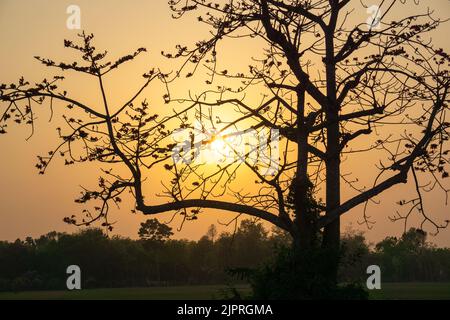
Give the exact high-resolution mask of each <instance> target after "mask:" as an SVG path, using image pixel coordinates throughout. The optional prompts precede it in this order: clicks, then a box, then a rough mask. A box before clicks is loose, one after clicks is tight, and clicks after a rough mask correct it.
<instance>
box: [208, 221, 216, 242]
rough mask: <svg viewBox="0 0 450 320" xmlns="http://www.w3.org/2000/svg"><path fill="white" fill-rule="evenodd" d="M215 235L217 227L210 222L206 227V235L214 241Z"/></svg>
mask: <svg viewBox="0 0 450 320" xmlns="http://www.w3.org/2000/svg"><path fill="white" fill-rule="evenodd" d="M216 236H217V227H216V225H215V224H212V225H210V226H209V228H208V232H206V237H208V239H209V240H211V241H212V242H214V240H215V239H216Z"/></svg>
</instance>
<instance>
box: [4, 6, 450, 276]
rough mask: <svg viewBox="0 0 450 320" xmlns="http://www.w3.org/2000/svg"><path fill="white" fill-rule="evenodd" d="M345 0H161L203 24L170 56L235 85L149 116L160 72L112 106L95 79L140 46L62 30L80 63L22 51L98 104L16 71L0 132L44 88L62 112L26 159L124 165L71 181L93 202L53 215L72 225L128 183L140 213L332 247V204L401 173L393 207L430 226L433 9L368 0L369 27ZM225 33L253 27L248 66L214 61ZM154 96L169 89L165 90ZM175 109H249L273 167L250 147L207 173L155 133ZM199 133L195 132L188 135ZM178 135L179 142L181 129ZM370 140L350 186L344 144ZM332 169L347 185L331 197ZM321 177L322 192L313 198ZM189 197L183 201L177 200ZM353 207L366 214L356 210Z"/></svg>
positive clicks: (444, 87)
mask: <svg viewBox="0 0 450 320" xmlns="http://www.w3.org/2000/svg"><path fill="white" fill-rule="evenodd" d="M354 3H355V5H357V4H358V3H359V2H355V1H349V0H341V1H339V0H328V1H324V0H307V1H301V2H300V1H297V0H283V1H280V0H240V1H226V2H224V3H222V2H217V3H216V2H214V1H211V2H209V1H208V2H206V1H203V0H187V1H178V0H171V1H170V5H171V8H172V10H173V11H174V15H175V17H181V16H183V15H185V14H186V13H188V12H190V11H199V14H200V17H199V18H198V20H199V21H200V22H202V23H205V24H207V25H208V26H209V27H210V28H211V31H212V36H211V37H210V38H209V39H206V40H201V41H198V42H197V43H196V46H195V47H194V48H192V49H190V48H188V47H186V46H181V45H180V46H177V49H178V51H177V52H176V53H175V54H167V56H168V57H176V58H180V57H184V58H186V63H185V64H184V65H183V68H184V67H186V66H188V65H189V63H191V64H193V65H194V70H195V69H196V68H197V66H198V65H199V64H200V63H202V62H205V63H206V64H207V65H209V66H210V68H209V70H210V72H211V78H210V79H208V83H212V81H213V78H214V77H219V76H221V77H225V78H226V79H230V80H231V79H234V80H238V81H242V85H241V86H240V87H238V88H236V89H235V90H234V89H233V88H229V87H219V88H218V90H209V91H206V92H205V93H204V94H202V95H200V96H196V97H190V98H189V99H183V100H181V101H182V102H184V103H185V104H184V105H183V106H184V107H185V108H184V109H182V110H181V111H175V112H174V113H173V114H171V115H169V116H165V117H163V118H160V117H159V116H158V115H156V114H151V113H150V112H151V111H150V109H149V105H148V103H147V102H146V101H145V100H144V101H142V103H141V104H137V103H136V99H137V98H138V96H139V95H140V94H141V93H142V91H143V90H144V89H145V88H146V87H147V86H148V85H149V84H150V82H152V81H153V80H154V79H160V80H161V81H163V82H167V75H166V74H163V73H161V72H157V71H155V70H152V71H150V72H148V73H145V74H144V78H145V81H144V84H143V85H142V87H141V88H139V89H138V90H137V92H136V94H135V95H133V96H132V97H131V98H129V99H127V100H126V102H125V103H123V104H122V105H112V104H111V102H110V101H109V99H108V95H107V90H106V89H105V84H104V78H105V76H106V75H108V74H109V73H110V72H111V71H113V70H115V69H116V68H117V67H119V66H120V65H122V64H123V63H124V62H126V61H129V60H132V59H133V58H135V57H136V56H137V55H138V54H140V53H141V52H144V51H145V49H143V48H141V49H138V50H137V51H136V52H134V53H133V54H131V55H128V56H125V57H122V58H119V59H118V60H116V61H105V58H106V56H107V54H106V52H98V51H97V50H96V49H95V47H94V46H93V45H92V35H86V34H84V33H83V34H82V35H81V44H76V43H73V42H71V41H68V40H66V41H65V43H64V44H65V46H66V47H68V48H71V49H75V50H77V51H79V53H80V54H81V56H82V59H83V61H82V63H78V62H73V63H56V62H54V61H53V60H50V59H46V58H40V57H36V58H37V59H38V60H39V61H41V62H42V63H43V64H44V65H46V66H49V67H56V68H59V69H61V70H63V71H75V72H80V73H83V74H87V75H89V76H92V77H93V78H95V79H97V80H98V87H99V93H100V96H101V97H102V105H101V106H90V105H86V104H84V103H83V102H81V101H80V100H78V99H76V98H72V97H70V96H69V94H68V93H67V92H66V91H62V90H60V89H59V88H58V84H59V82H60V81H61V80H63V77H61V76H56V77H55V78H53V79H51V80H47V79H44V80H43V81H42V82H40V83H37V84H35V85H31V84H30V83H29V82H28V81H26V80H25V79H24V78H21V79H20V80H19V82H18V83H17V84H2V85H0V101H2V102H3V103H2V106H5V108H4V112H3V113H2V116H1V118H0V133H6V130H7V124H8V122H10V121H15V122H18V123H22V122H25V123H27V124H29V125H31V127H32V128H33V130H34V125H33V124H34V108H33V106H34V105H35V104H42V103H43V102H44V101H45V100H49V102H50V103H49V104H50V109H52V107H53V102H54V101H60V102H63V103H64V104H65V106H64V108H66V109H65V110H67V114H66V115H65V116H64V119H65V121H66V123H67V129H68V131H63V130H62V129H60V128H59V129H58V131H59V135H60V138H61V143H60V144H59V145H58V146H57V148H55V149H54V150H52V151H50V152H49V153H48V154H46V155H44V156H41V157H39V163H38V164H37V168H38V169H39V171H40V172H41V173H44V172H45V170H46V168H47V167H48V165H49V163H50V162H51V161H52V160H53V159H54V157H55V156H56V155H61V156H62V157H64V158H65V162H66V164H68V165H70V164H74V163H75V162H86V161H98V162H100V163H107V164H111V163H121V164H123V165H124V166H125V168H126V169H127V170H128V171H127V174H126V175H125V174H120V175H119V174H117V173H115V172H113V171H112V170H109V169H104V170H103V176H102V177H101V178H100V179H99V184H98V186H99V187H98V189H96V190H87V189H86V190H84V191H83V192H82V195H81V197H80V198H79V199H77V202H79V203H86V202H89V201H98V202H99V203H100V204H99V205H97V206H94V210H87V209H86V210H85V211H84V214H85V217H84V218H83V219H82V220H81V221H79V220H78V219H77V218H76V217H75V216H72V217H67V218H66V219H65V220H66V222H68V223H72V224H77V225H89V224H90V223H92V222H93V221H96V220H100V219H102V220H103V221H104V222H103V225H104V226H106V227H108V228H111V224H110V223H109V222H108V220H107V217H108V209H109V206H110V203H116V204H118V203H120V202H121V198H120V195H121V194H122V193H123V192H124V191H125V190H130V191H131V193H132V195H133V196H134V197H135V200H136V208H135V209H136V210H139V211H141V212H142V213H144V214H158V213H161V212H166V211H176V212H179V213H180V214H181V215H182V216H183V218H184V220H195V219H197V216H198V213H199V212H200V211H201V210H202V209H205V208H215V209H221V210H226V211H231V212H235V213H237V217H236V219H237V218H238V217H239V216H240V215H242V214H247V215H250V216H253V217H255V218H258V219H263V220H266V221H268V222H270V223H272V224H274V225H276V226H278V227H279V228H282V229H284V230H286V231H287V232H289V233H290V235H291V236H292V238H293V239H294V241H293V243H294V245H295V247H296V248H302V249H305V250H310V249H311V248H316V247H317V246H318V241H319V240H321V245H322V247H324V248H327V249H333V250H336V249H337V248H339V242H340V216H341V215H343V214H345V213H346V212H348V211H349V210H350V209H352V208H354V207H356V206H358V205H360V204H364V203H367V202H368V201H370V200H371V199H372V198H373V197H375V196H377V195H379V194H381V193H382V192H384V191H386V190H388V189H390V188H391V187H392V186H394V185H397V184H401V183H406V182H407V181H408V180H412V182H413V187H414V189H415V191H416V193H417V197H414V198H412V199H406V200H402V201H400V202H399V203H400V204H401V205H403V206H406V205H409V206H410V207H411V209H410V210H409V209H408V211H406V214H405V215H399V216H396V217H393V219H394V220H398V219H404V220H407V219H408V217H410V214H411V212H412V211H413V210H417V212H419V214H420V215H421V216H422V217H423V222H422V225H423V224H425V223H429V224H431V225H432V226H433V227H434V228H435V230H436V232H437V231H438V230H439V229H440V228H443V227H446V226H447V225H448V221H445V222H444V223H438V222H435V221H434V220H433V219H432V217H430V215H429V214H428V213H427V211H426V208H425V206H424V203H423V192H424V190H428V191H429V189H425V188H427V186H428V185H429V184H424V183H422V182H421V178H422V179H425V178H428V177H431V178H432V179H433V180H434V182H433V183H432V184H431V185H430V186H432V187H435V188H441V189H443V190H444V191H445V192H447V190H445V189H444V187H443V184H442V183H441V178H446V177H448V172H447V170H448V169H447V166H448V157H447V156H448V151H446V150H447V148H448V128H449V122H448V121H447V120H446V111H447V110H448V89H449V77H448V69H447V66H448V63H449V61H450V59H449V56H448V55H447V53H446V52H445V51H444V50H443V49H440V48H435V47H433V45H432V43H431V42H430V41H429V39H428V38H429V33H430V32H431V31H433V30H434V29H436V28H438V27H439V26H440V24H441V21H440V20H439V19H437V18H435V17H433V16H432V13H431V12H425V13H423V14H415V15H412V16H403V17H400V18H398V19H396V18H390V16H389V15H390V14H391V13H393V12H394V10H395V9H396V10H397V11H400V12H401V11H402V8H403V7H402V6H403V4H401V3H400V2H399V1H396V0H392V1H389V2H386V1H382V2H381V4H380V10H381V12H382V15H381V22H380V25H379V26H380V27H379V28H375V26H374V23H366V22H365V21H364V22H363V23H358V22H357V23H355V22H354V21H353V22H352V10H351V9H352V8H353V7H352V4H354ZM353 20H354V16H353ZM373 22H374V21H373ZM227 37H230V38H237V39H241V40H238V41H244V40H242V39H245V38H254V37H257V38H259V39H261V40H262V41H263V42H264V43H265V44H266V47H265V50H262V51H261V53H260V57H259V58H256V59H255V61H256V62H255V63H253V64H252V65H251V66H250V68H249V71H248V72H246V73H245V72H244V71H243V70H242V71H239V72H236V73H232V72H230V71H228V70H222V71H218V70H216V66H217V61H218V60H217V55H218V51H217V50H218V44H219V43H220V42H221V41H222V40H223V39H224V38H227ZM181 72H182V70H179V71H178V72H177V73H176V74H177V75H181V74H182V73H181ZM192 73H193V72H188V73H187V76H191V75H192ZM255 86H257V87H256V88H262V89H263V90H264V93H265V99H264V101H263V102H261V103H260V104H258V105H251V104H250V103H249V102H248V101H246V100H245V99H244V98H243V96H245V92H246V91H247V90H250V89H251V88H253V87H255ZM258 86H259V87H258ZM164 98H165V99H166V102H170V101H171V97H170V95H169V94H166V95H165V96H164ZM178 102H180V100H178ZM226 106H229V107H231V108H233V110H237V111H238V112H237V115H236V118H235V119H234V120H232V121H227V122H226V123H223V122H222V121H221V120H220V117H219V118H216V116H218V114H217V111H216V109H217V108H224V107H226ZM72 108H75V109H77V110H80V111H84V113H85V114H86V115H87V117H86V119H84V120H83V119H81V118H77V117H71V116H69V115H68V114H69V111H70V109H72ZM202 108H203V109H202ZM206 109H208V110H206ZM188 112H195V114H196V117H197V118H198V120H200V123H205V122H211V123H215V124H221V125H222V126H221V127H220V128H219V130H218V131H217V132H216V134H215V135H216V136H220V135H221V134H223V133H225V132H226V130H228V129H230V128H237V127H238V125H240V124H241V123H243V122H244V121H253V124H252V125H250V127H251V128H252V129H253V130H259V131H262V130H266V129H277V130H279V133H280V136H281V138H282V144H281V145H282V146H283V150H282V154H281V157H280V162H281V163H280V165H279V167H278V171H277V172H276V173H275V174H273V175H264V174H261V173H260V171H259V170H258V166H257V165H254V164H252V163H251V162H249V161H248V160H249V157H251V155H248V154H246V155H245V156H244V157H243V158H244V159H243V161H240V162H233V163H231V164H228V165H224V166H218V167H217V168H216V169H215V170H213V172H206V170H205V172H202V166H201V165H186V164H182V163H181V164H180V163H179V162H177V161H174V158H172V155H173V154H172V151H173V149H174V147H175V144H174V143H172V142H171V141H170V142H168V141H167V139H169V138H170V136H171V134H172V133H173V131H174V129H175V128H177V129H178V128H185V129H189V130H191V137H192V136H195V135H196V134H198V133H197V132H195V130H194V129H195V128H194V126H193V125H192V124H191V121H190V120H189V117H188ZM361 137H365V142H364V143H363V146H362V147H356V145H354V143H355V142H356V141H358V138H361ZM275 138H276V137H270V138H269V139H268V140H271V139H275ZM369 138H371V140H369ZM212 140H213V139H211V137H208V138H207V139H205V140H204V141H200V143H199V144H197V146H198V145H200V146H203V145H207V144H209V143H211V141H212ZM369 141H371V142H370V143H369ZM76 143H79V144H81V146H82V150H83V153H82V154H78V155H77V154H76V152H75V149H74V145H75V144H76ZM188 143H189V145H192V143H191V141H189V142H188ZM269 149H270V148H269ZM377 150H378V151H380V153H378V154H377V155H376V157H377V158H378V159H379V160H380V166H379V169H380V170H379V173H378V174H377V175H376V178H375V182H374V184H373V186H372V187H370V188H362V187H360V186H359V185H357V183H356V182H355V181H357V179H355V180H353V179H349V178H348V177H347V176H345V175H342V172H341V171H342V170H341V160H342V157H343V156H344V155H345V156H346V157H352V156H358V155H359V154H360V152H367V151H377ZM268 152H269V153H270V152H275V150H271V149H270V150H268ZM178 153H179V152H178ZM187 153H188V154H184V155H183V154H181V158H185V157H189V156H191V155H192V151H191V149H190V150H189V151H188V152H187ZM194 153H195V152H194ZM383 154H386V155H387V156H386V157H384V156H383ZM275 156H276V157H279V156H280V155H279V154H276V155H275ZM269 158H271V159H272V158H273V157H269ZM263 160H264V159H263ZM265 161H266V163H265V164H267V160H265ZM157 165H162V166H164V167H165V169H166V170H168V172H169V173H171V174H172V177H173V178H172V179H171V180H170V181H169V183H168V184H167V185H164V187H165V190H166V191H165V195H166V196H167V197H169V198H170V200H169V201H167V202H164V203H162V204H153V202H152V204H149V202H147V201H146V199H148V197H145V196H144V194H143V190H144V189H143V183H144V180H145V178H144V176H145V175H148V173H149V172H151V170H153V169H154V167H155V166H157ZM240 168H244V169H245V170H247V171H250V172H252V173H253V174H254V177H255V180H256V184H257V185H258V186H260V189H259V190H258V191H256V192H254V193H253V192H251V191H249V192H248V193H247V192H242V191H235V190H234V189H233V188H232V185H231V184H232V183H233V181H234V180H235V178H236V176H238V175H239V169H240ZM427 173H428V175H427ZM341 180H343V181H345V182H346V183H347V184H349V185H350V186H351V187H352V188H353V189H355V190H357V191H358V194H357V195H356V196H353V197H350V198H348V199H345V200H343V201H342V199H341V189H342V186H341ZM322 186H323V187H324V189H325V200H324V203H322V201H320V200H319V199H316V198H317V193H318V192H319V188H321V187H322ZM227 192H228V193H231V194H232V195H234V199H233V200H224V199H221V197H222V196H223V195H224V194H225V193H227ZM189 208H192V209H190V211H188V209H189ZM364 218H365V221H366V223H367V224H368V225H369V224H370V220H369V218H368V216H367V215H366V214H365V213H364ZM320 233H321V234H320ZM180 259H181V257H180ZM335 269H336V270H337V268H335ZM177 270H178V269H177ZM334 278H335V279H336V277H334Z"/></svg>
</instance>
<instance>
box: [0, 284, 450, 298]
mask: <svg viewBox="0 0 450 320" xmlns="http://www.w3.org/2000/svg"><path fill="white" fill-rule="evenodd" d="M223 289H225V286H220V285H217V286H191V287H188V286H183V287H151V288H115V289H87V290H78V291H26V292H18V293H10V292H0V300H5V299H28V300H29V299H39V300H47V299H50V300H73V299H81V300H85V299H87V300H90V299H92V300H96V299H120V300H122V299H124V300H125V299H139V300H194V299H200V300H203V299H205V300H208V299H220V298H221V297H223V294H222V293H221V292H222V291H223ZM238 289H239V291H241V292H248V291H249V288H248V287H246V286H241V287H238ZM370 298H371V299H440V300H442V299H445V300H450V283H384V284H382V288H381V290H371V291H370Z"/></svg>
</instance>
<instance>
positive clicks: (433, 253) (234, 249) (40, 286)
mask: <svg viewBox="0 0 450 320" xmlns="http://www.w3.org/2000/svg"><path fill="white" fill-rule="evenodd" d="M171 235H172V232H171V228H170V227H168V226H166V225H163V224H161V223H159V222H158V221H157V220H156V219H150V220H147V222H145V223H142V224H141V229H140V230H139V236H140V239H137V240H133V239H130V238H124V237H120V236H108V235H107V234H106V233H105V232H104V231H103V230H102V229H95V228H89V229H84V230H80V231H78V232H76V233H73V234H67V233H59V232H50V233H48V234H46V235H42V236H40V237H39V238H36V239H33V238H31V237H27V238H26V239H25V240H20V239H17V240H16V241H14V242H7V241H3V242H0V290H1V291H21V290H46V289H47V290H50V289H52V290H54V289H65V288H66V287H65V283H66V278H67V276H68V275H67V274H66V268H67V267H68V266H69V265H78V266H80V268H81V276H82V287H83V288H96V287H133V286H134V287H136V286H166V285H167V286H169V285H200V284H226V283H237V282H242V281H245V280H243V279H239V278H236V277H233V275H232V274H233V272H232V270H237V269H239V270H243V269H255V268H258V267H260V266H263V265H265V264H267V263H269V262H270V260H271V259H274V257H275V254H276V252H277V250H279V249H280V248H282V247H288V246H289V242H290V241H291V240H290V237H289V235H288V234H287V233H286V232H284V231H281V230H280V229H272V230H270V231H269V230H267V229H266V228H265V227H264V226H263V225H262V224H261V223H258V222H254V221H253V220H243V221H241V223H240V225H239V227H238V228H237V229H236V230H235V231H234V232H232V233H229V232H224V233H221V234H220V235H218V234H217V231H216V228H215V226H214V225H212V226H211V227H210V228H209V230H208V232H207V234H205V235H204V236H203V237H201V239H200V240H198V241H192V240H175V239H170V236H171ZM426 237H427V235H426V233H425V232H423V231H422V230H417V229H410V230H409V231H408V232H406V233H405V234H404V235H403V236H402V237H400V238H395V237H387V238H385V239H384V240H382V241H380V242H378V243H377V244H375V245H369V244H368V243H367V240H366V239H365V237H364V234H363V233H360V232H347V233H346V234H345V235H344V236H343V241H342V250H341V251H342V254H341V264H340V272H339V278H340V281H341V282H347V283H349V282H356V281H360V280H363V279H365V278H366V277H367V275H366V268H367V266H368V265H371V264H377V265H379V266H380V268H381V271H382V281H450V249H449V248H437V247H435V246H433V245H431V244H429V243H428V242H427V241H426Z"/></svg>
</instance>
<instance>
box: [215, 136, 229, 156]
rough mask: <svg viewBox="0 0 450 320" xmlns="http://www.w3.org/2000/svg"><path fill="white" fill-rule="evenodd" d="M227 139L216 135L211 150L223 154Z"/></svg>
mask: <svg viewBox="0 0 450 320" xmlns="http://www.w3.org/2000/svg"><path fill="white" fill-rule="evenodd" d="M226 147H227V146H226V144H225V141H223V139H222V138H220V137H215V138H214V140H213V141H212V142H211V150H212V151H213V152H214V153H217V154H222V153H223V152H224V150H225V149H226Z"/></svg>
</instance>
